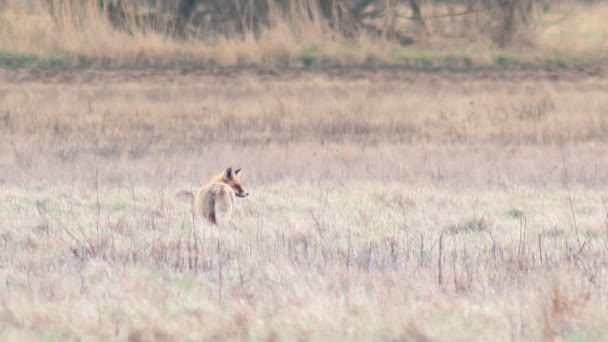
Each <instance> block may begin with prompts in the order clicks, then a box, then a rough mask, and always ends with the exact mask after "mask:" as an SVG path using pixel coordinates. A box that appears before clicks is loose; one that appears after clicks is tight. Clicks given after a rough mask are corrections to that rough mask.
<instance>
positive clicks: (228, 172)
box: [226, 167, 233, 179]
mask: <svg viewBox="0 0 608 342" xmlns="http://www.w3.org/2000/svg"><path fill="white" fill-rule="evenodd" d="M232 177H233V174H232V168H231V167H229V168H227V169H226V178H228V179H232Z"/></svg>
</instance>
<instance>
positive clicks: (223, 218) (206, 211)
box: [193, 167, 249, 225]
mask: <svg viewBox="0 0 608 342" xmlns="http://www.w3.org/2000/svg"><path fill="white" fill-rule="evenodd" d="M240 172H241V169H238V170H236V171H232V168H230V167H229V168H228V169H226V171H224V172H222V173H221V174H219V175H217V176H215V177H213V178H212V179H211V180H210V181H209V182H208V183H207V184H206V185H204V186H202V187H200V188H199V189H198V190H197V191H196V193H195V194H194V203H193V208H194V212H195V214H197V215H200V216H202V217H204V218H205V219H207V220H208V221H209V222H211V223H213V224H217V225H221V224H223V223H226V222H227V221H228V220H230V217H231V216H232V210H233V208H234V203H235V199H236V197H237V196H238V197H247V196H248V195H249V193H248V192H247V191H245V189H243V185H242V183H241V179H240V177H239V173H240Z"/></svg>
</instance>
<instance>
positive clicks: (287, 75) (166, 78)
mask: <svg viewBox="0 0 608 342" xmlns="http://www.w3.org/2000/svg"><path fill="white" fill-rule="evenodd" d="M606 75H607V73H606V67H605V66H604V65H587V66H577V67H568V68H554V67H534V68H520V69H507V68H495V67H493V68H470V69H449V68H433V69H420V68H412V67H401V66H396V67H387V66H380V67H372V66H370V67H358V66H355V67H326V68H314V69H310V68H283V69H281V68H260V67H231V68H197V67H183V68H181V67H175V68H142V69H17V70H14V69H0V78H2V79H4V80H5V81H6V82H9V83H29V82H41V83H97V82H98V83H107V82H167V83H172V82H186V83H187V82H198V81H201V80H208V79H219V80H221V79H251V78H254V79H258V80H259V81H265V80H276V79H281V80H300V79H306V78H310V77H319V76H324V77H329V78H334V79H340V80H357V79H369V80H372V81H377V80H391V81H404V82H427V83H432V82H437V81H448V82H462V81H471V80H486V81H487V80H500V81H522V80H548V81H553V80H562V81H580V80H584V79H588V78H604V77H606Z"/></svg>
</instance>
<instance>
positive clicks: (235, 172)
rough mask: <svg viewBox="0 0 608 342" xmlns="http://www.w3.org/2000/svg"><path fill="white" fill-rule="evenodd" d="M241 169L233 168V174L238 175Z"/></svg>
mask: <svg viewBox="0 0 608 342" xmlns="http://www.w3.org/2000/svg"><path fill="white" fill-rule="evenodd" d="M241 170H242V169H236V170H234V174H235V175H236V176H238V175H239V173H241Z"/></svg>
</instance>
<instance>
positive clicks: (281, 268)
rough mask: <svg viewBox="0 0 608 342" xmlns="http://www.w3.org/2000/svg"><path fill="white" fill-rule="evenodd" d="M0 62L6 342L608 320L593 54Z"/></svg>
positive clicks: (313, 336) (476, 335) (377, 332)
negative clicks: (219, 218)
mask: <svg viewBox="0 0 608 342" xmlns="http://www.w3.org/2000/svg"><path fill="white" fill-rule="evenodd" d="M0 73H1V75H2V77H1V78H0V79H2V81H1V83H0V103H1V106H0V132H1V137H2V138H1V139H0V171H1V172H0V336H2V339H3V340H23V339H24V338H25V339H29V340H31V339H43V340H57V339H59V340H65V339H81V338H83V339H114V338H116V339H119V340H133V341H146V340H201V339H204V340H225V339H230V340H235V339H236V340H295V339H298V340H319V339H321V340H336V339H337V340H369V339H377V340H411V341H414V340H415V341H433V340H450V341H460V340H467V341H470V340H482V341H483V340H485V341H488V340H493V341H494V340H496V341H504V340H547V341H551V340H572V341H579V340H601V339H605V338H606V337H608V330H607V329H606V326H607V325H606V324H608V316H606V315H605V312H607V309H608V299H607V298H608V293H607V288H606V283H607V281H608V267H607V266H608V255H607V251H608V203H607V202H608V198H606V191H605V189H606V186H607V185H608V171H607V170H608V158H607V157H606V148H607V147H608V141H607V139H608V135H606V130H607V128H608V117H606V112H605V108H608V98H607V97H606V96H605V94H606V90H607V89H608V78H607V77H606V76H605V75H604V74H603V71H602V70H601V69H599V70H594V71H592V72H588V71H585V70H579V71H576V70H572V71H564V70H561V71H557V72H556V71H508V72H503V71H490V70H487V71H483V70H481V71H469V72H449V71H437V72H420V71H413V70H408V69H399V68H396V69H387V68H384V69H383V68H380V69H372V68H369V69H365V68H329V69H327V70H322V71H314V70H313V71H311V70H302V69H291V70H285V71H282V72H281V73H280V74H275V73H266V72H264V71H263V70H262V71H260V70H259V69H257V68H237V69H222V70H219V71H217V70H216V71H214V70H213V69H197V68H184V69H168V70H163V69H142V70H116V71H111V70H105V71H99V70H76V71H70V70H48V69H21V70H10V69H5V70H1V71H0ZM228 166H232V167H242V168H243V170H244V171H243V174H242V179H243V181H244V184H245V186H246V189H247V190H248V191H249V192H250V196H249V197H248V198H246V199H243V200H241V199H239V205H238V210H237V212H236V214H235V216H234V218H233V221H232V223H231V224H230V225H229V226H227V227H222V228H218V227H215V226H211V225H209V224H207V223H205V222H203V221H201V220H200V219H194V220H193V218H192V216H191V211H190V204H189V203H188V201H184V200H181V199H179V198H177V197H176V196H175V193H176V192H177V191H179V190H180V189H184V188H192V187H195V186H197V185H199V184H201V183H202V182H204V181H205V180H206V179H207V178H209V177H210V176H212V175H214V174H215V173H217V172H220V171H221V170H223V169H224V168H226V167H228Z"/></svg>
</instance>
